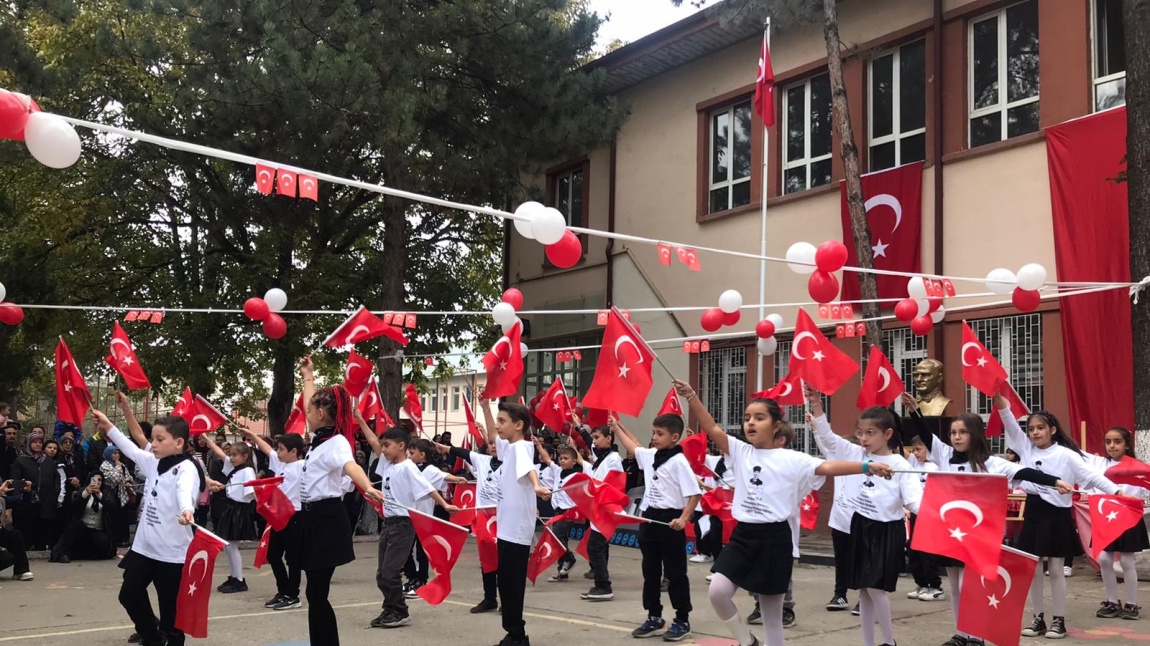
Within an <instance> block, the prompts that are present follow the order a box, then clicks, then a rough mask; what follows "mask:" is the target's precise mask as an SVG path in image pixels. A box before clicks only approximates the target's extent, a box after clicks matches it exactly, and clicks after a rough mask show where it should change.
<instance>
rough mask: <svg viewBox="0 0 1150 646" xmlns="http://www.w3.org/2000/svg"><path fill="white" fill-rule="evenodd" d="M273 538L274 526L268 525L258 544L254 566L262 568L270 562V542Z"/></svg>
mask: <svg viewBox="0 0 1150 646" xmlns="http://www.w3.org/2000/svg"><path fill="white" fill-rule="evenodd" d="M271 539H272V526H271V525H268V526H267V527H265V528H264V533H263V535H261V536H260V544H259V545H258V546H256V556H255V559H254V560H252V567H254V568H255V569H257V570H258V569H260V568H262V567H263V566H265V565H267V563H268V543H270V542H271Z"/></svg>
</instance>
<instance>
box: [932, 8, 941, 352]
mask: <svg viewBox="0 0 1150 646" xmlns="http://www.w3.org/2000/svg"><path fill="white" fill-rule="evenodd" d="M942 27H943V24H942V0H934V62H933V64H932V65H931V67H932V68H933V69H932V70H931V71H932V73H933V74H934V92H933V94H934V107H933V110H932V112H933V113H934V133H933V138H934V154H933V155H932V157H933V159H932V160H931V161H932V162H933V163H934V273H935V274H938V275H942V274H943V246H942V234H943V226H942V210H943V209H942V197H943V193H942V190H943V186H942V176H943V173H942V130H943V124H942ZM933 337H934V339H933V344H932V345H933V346H934V348H933V352H931V353H930V354H931V356H933V357H936V358H941V357H942V356H943V338H942V337H943V335H942V333H941V330H939V332H938V333H936V334H934V335H933Z"/></svg>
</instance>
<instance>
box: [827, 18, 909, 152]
mask: <svg viewBox="0 0 1150 646" xmlns="http://www.w3.org/2000/svg"><path fill="white" fill-rule="evenodd" d="M919 40H923V39H921V38H919V39H917V40H912V41H910V42H909V43H902V44H900V45H899V46H898V47H895V48H894V49H889V50H886V51H883V52H881V53H879V54H878V55H876V56H875V57H874V58H872V59H871V60H870V62H869V63H868V64H867V97H866V98H867V106H866V107H867V122H868V123H867V138H868V143H867V160H868V161H872V160H871V151H872V150H874V148H875V146H881V145H883V144H889V143H892V142H893V143H894V166H893V167H892V168H897V167H898V166H902V145H901V144H902V140H903V139H909V138H910V137H916V136H918V135H925V134H926V124H925V122H924V123H923V126H922V127H921V128H915V129H914V130H911V131H908V132H902V101H900V100H899V99H900V95H901V94H902V71H901V64H900V63H901V61H902V48H903V47H905V46H907V45H910V44H913V43H916V42H918V41H919ZM923 51H924V53H925V48H924V50H923ZM891 54H893V55H894V58H893V59H892V61H891V79H892V80H891V91H892V96H893V97H894V101H892V104H893V105H892V106H891V107H892V109H893V113H892V115H891V134H889V135H883V136H881V137H875V136H873V133H874V114H875V111H874V62H875V60H876V59H879V58H885V57H887V56H890V55H891ZM923 98H924V99H925V98H926V97H925V93H924V97H923ZM808 101H809V99H808Z"/></svg>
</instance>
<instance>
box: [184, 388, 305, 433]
mask: <svg viewBox="0 0 1150 646" xmlns="http://www.w3.org/2000/svg"><path fill="white" fill-rule="evenodd" d="M300 397H301V398H302V397H303V395H300ZM195 402H196V396H195V395H193V394H192V389H191V388H184V394H182V395H180V398H179V399H177V400H176V405H175V406H172V416H173V417H182V418H184V421H186V422H187V423H188V424H191V423H192V418H193V417H195V415H196V414H195V412H194V410H195Z"/></svg>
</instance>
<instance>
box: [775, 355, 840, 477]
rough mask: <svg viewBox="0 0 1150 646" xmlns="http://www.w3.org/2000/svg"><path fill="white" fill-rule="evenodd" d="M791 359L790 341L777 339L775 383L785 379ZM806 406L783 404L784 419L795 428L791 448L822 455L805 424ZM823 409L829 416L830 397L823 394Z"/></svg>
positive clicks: (816, 455) (828, 417)
mask: <svg viewBox="0 0 1150 646" xmlns="http://www.w3.org/2000/svg"><path fill="white" fill-rule="evenodd" d="M790 361H791V342H790V341H779V347H778V348H777V349H776V350H775V383H779V382H780V381H782V380H783V379H786V377H787V373H789V372H790V369H789V367H788V366H789V364H790ZM806 409H807V407H806V406H783V414H784V415H785V417H786V420H787V421H788V422H790V424H791V427H793V428H794V429H795V443H794V446H792V447H791V448H792V449H794V450H796V451H801V452H802V453H806V454H808V455H813V456H815V457H822V452H821V451H819V447H818V445H817V444H815V437H814V433H812V432H811V427H810V426H809V425H808V424H807V410H806ZM823 410H824V411H826V414H827V419H828V420H830V418H831V398H830V397H827V396H826V395H823Z"/></svg>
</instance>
